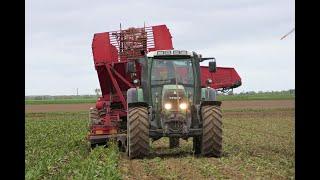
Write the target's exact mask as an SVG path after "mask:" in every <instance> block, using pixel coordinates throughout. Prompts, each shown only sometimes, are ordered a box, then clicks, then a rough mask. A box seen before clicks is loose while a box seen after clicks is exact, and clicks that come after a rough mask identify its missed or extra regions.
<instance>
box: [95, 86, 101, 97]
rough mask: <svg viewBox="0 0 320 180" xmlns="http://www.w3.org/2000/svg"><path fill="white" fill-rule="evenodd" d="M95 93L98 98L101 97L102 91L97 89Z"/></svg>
mask: <svg viewBox="0 0 320 180" xmlns="http://www.w3.org/2000/svg"><path fill="white" fill-rule="evenodd" d="M94 92H95V93H96V95H97V96H100V92H101V90H100V89H99V88H96V89H95V90H94Z"/></svg>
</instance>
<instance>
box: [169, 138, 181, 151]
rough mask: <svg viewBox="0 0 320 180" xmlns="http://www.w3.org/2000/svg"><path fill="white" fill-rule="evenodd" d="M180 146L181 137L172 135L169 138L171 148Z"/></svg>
mask: <svg viewBox="0 0 320 180" xmlns="http://www.w3.org/2000/svg"><path fill="white" fill-rule="evenodd" d="M176 147H179V138H177V137H170V138H169V148H170V149H172V148H176Z"/></svg>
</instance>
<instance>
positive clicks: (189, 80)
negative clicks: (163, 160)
mask: <svg viewBox="0 0 320 180" xmlns="http://www.w3.org/2000/svg"><path fill="white" fill-rule="evenodd" d="M210 59H212V61H210V62H209V68H208V70H209V72H211V73H212V72H215V71H216V62H215V60H214V58H202V57H201V56H200V55H198V54H197V53H195V52H192V53H191V52H188V51H179V50H166V51H152V52H149V53H148V54H146V55H145V56H144V58H140V59H139V60H138V61H137V62H128V63H127V72H128V73H131V74H132V75H133V77H134V75H135V74H136V72H137V70H138V69H139V71H140V73H141V77H140V78H139V79H138V78H137V79H135V80H134V81H133V82H134V83H136V84H140V86H137V87H135V88H130V89H129V90H128V91H127V103H128V111H127V113H128V114H127V145H126V149H127V153H128V156H129V157H130V158H143V157H145V156H148V154H149V150H150V138H151V139H152V141H156V140H158V139H160V138H162V137H169V144H170V145H169V146H170V148H174V147H178V146H179V139H180V138H181V139H184V140H187V139H188V138H190V137H192V139H193V150H194V152H195V153H196V154H200V155H203V156H214V157H221V155H222V113H221V102H220V101H216V90H215V89H213V88H211V87H210V84H211V83H212V80H211V79H208V80H207V86H206V87H202V86H201V77H200V75H201V74H200V62H202V61H204V60H210ZM137 66H138V67H139V68H137ZM140 80H141V82H139V81H140Z"/></svg>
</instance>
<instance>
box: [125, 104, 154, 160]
mask: <svg viewBox="0 0 320 180" xmlns="http://www.w3.org/2000/svg"><path fill="white" fill-rule="evenodd" d="M127 118H128V122H127V123H128V124H127V137H128V140H127V143H128V144H127V150H128V156H129V158H130V159H133V158H143V157H145V156H148V155H149V146H150V141H149V116H148V110H147V108H146V107H132V108H129V109H128V116H127Z"/></svg>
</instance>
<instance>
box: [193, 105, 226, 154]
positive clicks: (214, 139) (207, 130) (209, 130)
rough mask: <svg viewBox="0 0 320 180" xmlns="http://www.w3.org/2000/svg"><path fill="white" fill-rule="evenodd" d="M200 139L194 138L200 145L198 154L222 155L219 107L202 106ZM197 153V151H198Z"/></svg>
mask: <svg viewBox="0 0 320 180" xmlns="http://www.w3.org/2000/svg"><path fill="white" fill-rule="evenodd" d="M201 116H202V130H203V131H202V137H201V138H196V139H195V141H198V142H196V143H198V144H200V142H201V146H200V152H201V154H202V155H204V156H214V157H221V155H222V113H221V109H220V107H219V106H212V105H208V106H203V107H202V108H201ZM198 152H199V149H198Z"/></svg>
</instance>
